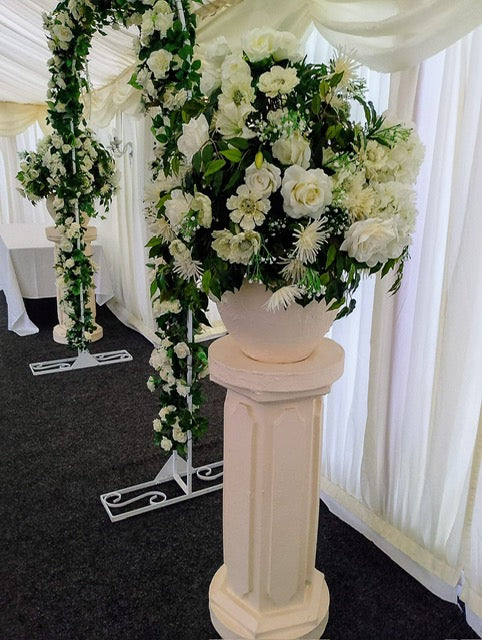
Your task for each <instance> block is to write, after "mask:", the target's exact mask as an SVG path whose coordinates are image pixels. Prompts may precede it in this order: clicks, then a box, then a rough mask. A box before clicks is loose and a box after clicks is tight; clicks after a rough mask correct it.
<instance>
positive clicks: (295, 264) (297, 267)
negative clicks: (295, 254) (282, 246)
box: [280, 258, 306, 283]
mask: <svg viewBox="0 0 482 640" xmlns="http://www.w3.org/2000/svg"><path fill="white" fill-rule="evenodd" d="M280 263H281V264H283V265H284V267H283V268H282V269H281V275H282V276H283V278H284V279H285V280H287V281H288V282H291V283H295V282H299V281H300V280H302V279H303V276H304V275H305V273H306V267H305V265H304V264H303V263H302V262H300V260H297V259H296V258H283V259H281V260H280Z"/></svg>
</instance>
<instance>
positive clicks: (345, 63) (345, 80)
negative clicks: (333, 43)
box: [332, 47, 360, 87]
mask: <svg viewBox="0 0 482 640" xmlns="http://www.w3.org/2000/svg"><path fill="white" fill-rule="evenodd" d="M354 56H355V51H354V50H351V51H347V50H346V48H345V47H338V48H337V50H336V58H335V59H334V60H333V66H332V69H333V74H334V75H337V74H339V73H342V74H343V77H342V78H341V80H340V82H339V83H338V86H340V87H347V86H348V85H349V84H350V82H351V81H352V80H353V79H354V78H355V77H356V75H357V71H358V69H359V68H360V63H359V62H357V61H356V60H354Z"/></svg>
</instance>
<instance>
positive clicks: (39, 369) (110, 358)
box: [29, 349, 132, 376]
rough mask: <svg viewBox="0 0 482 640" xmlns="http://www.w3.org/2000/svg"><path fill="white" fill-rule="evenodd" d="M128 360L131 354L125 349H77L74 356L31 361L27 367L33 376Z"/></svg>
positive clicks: (130, 358)
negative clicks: (94, 351)
mask: <svg viewBox="0 0 482 640" xmlns="http://www.w3.org/2000/svg"><path fill="white" fill-rule="evenodd" d="M130 360H132V356H131V354H130V353H129V352H128V351H126V350H125V349H120V350H118V351H106V352H105V353H90V352H89V351H87V350H86V351H79V352H78V355H77V356H76V357H75V358H62V359H61V360H47V361H46V362H32V363H31V364H30V365H29V367H30V370H31V371H32V373H33V375H34V376H43V375H45V374H47V373H62V372H64V371H70V370H71V369H86V368H87V367H99V366H101V365H106V364H118V363H120V362H129V361H130Z"/></svg>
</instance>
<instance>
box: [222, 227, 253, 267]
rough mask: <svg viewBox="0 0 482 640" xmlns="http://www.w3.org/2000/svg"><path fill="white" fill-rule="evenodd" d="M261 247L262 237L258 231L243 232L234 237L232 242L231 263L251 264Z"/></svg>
mask: <svg viewBox="0 0 482 640" xmlns="http://www.w3.org/2000/svg"><path fill="white" fill-rule="evenodd" d="M260 247H261V236H260V235H259V233H258V232H257V231H242V232H241V233H237V234H236V235H233V236H232V238H231V242H230V254H229V258H228V259H229V262H232V263H236V264H249V262H250V260H251V258H252V257H253V255H255V254H256V253H258V251H259V249H260Z"/></svg>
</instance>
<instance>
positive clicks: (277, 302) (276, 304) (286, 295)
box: [266, 284, 302, 311]
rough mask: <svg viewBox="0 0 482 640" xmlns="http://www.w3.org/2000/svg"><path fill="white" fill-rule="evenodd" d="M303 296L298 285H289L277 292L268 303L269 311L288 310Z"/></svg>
mask: <svg viewBox="0 0 482 640" xmlns="http://www.w3.org/2000/svg"><path fill="white" fill-rule="evenodd" d="M301 295H302V293H301V291H300V290H299V288H298V287H297V286H296V285H293V284H289V285H286V286H285V287H281V289H278V290H277V291H275V292H274V293H273V294H272V295H271V296H270V298H269V299H268V301H267V302H266V309H267V310H268V311H277V310H278V309H286V308H287V307H289V305H290V304H292V303H293V302H296V300H297V299H298V298H300V297H301Z"/></svg>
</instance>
